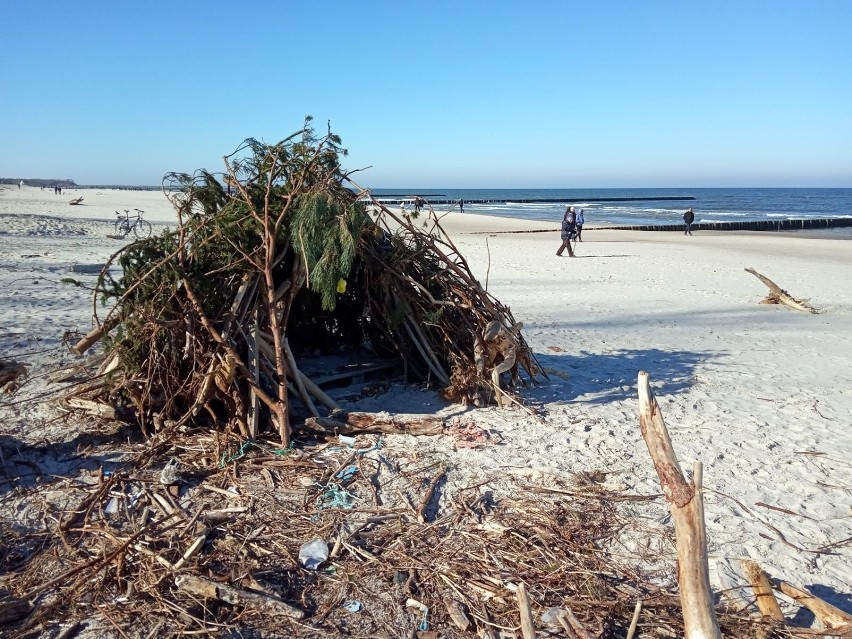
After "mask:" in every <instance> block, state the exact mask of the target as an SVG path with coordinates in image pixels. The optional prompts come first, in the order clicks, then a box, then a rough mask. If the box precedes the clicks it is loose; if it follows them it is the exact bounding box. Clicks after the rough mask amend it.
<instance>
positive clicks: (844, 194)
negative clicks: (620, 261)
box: [373, 188, 852, 238]
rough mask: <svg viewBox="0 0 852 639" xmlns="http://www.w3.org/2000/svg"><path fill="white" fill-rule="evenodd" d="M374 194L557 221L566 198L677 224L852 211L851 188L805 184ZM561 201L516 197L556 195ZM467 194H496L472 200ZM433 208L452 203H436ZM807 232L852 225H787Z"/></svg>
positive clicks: (850, 232) (596, 221)
mask: <svg viewBox="0 0 852 639" xmlns="http://www.w3.org/2000/svg"><path fill="white" fill-rule="evenodd" d="M373 195H374V197H376V199H379V200H382V199H397V200H398V199H403V198H404V199H408V198H413V197H414V196H421V197H425V198H426V199H427V200H452V201H457V200H460V199H462V200H464V201H465V204H464V212H465V213H467V214H471V215H477V214H481V215H496V216H500V217H513V218H523V219H528V220H542V221H545V220H547V221H550V222H553V221H558V220H559V219H561V217H562V214H563V213H564V211H565V206H566V202H567V201H570V203H571V205H572V206H574V207H575V208H577V207H579V208H582V209H583V211H584V213H585V218H586V224H587V225H588V224H593V225H607V226H617V225H636V224H677V223H680V222H681V220H682V217H683V213H684V211H685V210H686V209H687V208H692V209H693V211H694V212H695V221H696V222H743V221H753V220H779V219H803V218H814V217H815V218H835V217H846V218H849V217H852V189H845V188H843V189H841V188H835V189H827V188H823V189H809V188H705V189H690V188H685V189H681V188H661V189H653V188H641V189H440V188H436V189H375V190H374V191H373ZM655 197H660V198H663V197H669V198H671V197H684V198H694V199H692V200H684V201H666V200H656V201H655V200H645V201H629V202H594V201H591V200H598V199H606V198H655ZM559 199H564V200H565V201H563V202H561V203H560V202H520V201H519V200H559ZM473 200H500V202H490V203H486V204H474V203H472V201H473ZM435 208H436V209H437V210H448V209H451V208H455V210H458V205H450V204H442V205H438V206H436V207H435ZM788 232H790V233H806V234H808V235H825V236H838V237H846V238H849V237H852V228H850V227H845V228H829V229H820V230H809V231H788Z"/></svg>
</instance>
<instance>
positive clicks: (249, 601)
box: [175, 575, 305, 619]
mask: <svg viewBox="0 0 852 639" xmlns="http://www.w3.org/2000/svg"><path fill="white" fill-rule="evenodd" d="M175 585H176V586H177V587H178V588H180V589H181V590H183V591H184V592H188V593H190V594H193V595H196V596H198V597H204V598H206V599H219V600H221V601H226V602H228V603H230V604H235V605H238V606H245V607H247V608H255V609H260V610H266V611H267V612H271V613H277V614H281V615H284V616H286V617H291V618H293V619H304V617H305V613H304V612H303V611H301V610H299V609H298V608H296V607H294V606H291V605H290V604H288V603H287V602H286V601H284V600H282V599H279V598H278V597H273V596H271V595H265V594H261V593H256V592H250V591H248V590H243V589H241V588H234V587H233V586H228V585H226V584H217V583H214V582H212V581H208V580H206V579H202V578H201V577H193V576H191V575H180V576H178V577H177V578H175Z"/></svg>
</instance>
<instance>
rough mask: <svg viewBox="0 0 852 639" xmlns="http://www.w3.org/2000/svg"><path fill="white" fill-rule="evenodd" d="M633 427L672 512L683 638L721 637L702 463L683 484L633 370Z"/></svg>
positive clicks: (655, 410) (652, 401)
mask: <svg viewBox="0 0 852 639" xmlns="http://www.w3.org/2000/svg"><path fill="white" fill-rule="evenodd" d="M639 425H640V426H641V428H642V437H643V438H644V439H645V443H646V444H647V445H648V452H649V453H650V454H651V459H652V460H653V462H654V468H655V469H656V471H657V475H658V476H659V478H660V487H661V488H662V490H663V494H664V495H665V496H666V499H667V500H668V502H669V504H670V506H671V512H672V520H673V521H674V527H675V538H676V542H677V582H678V586H679V587H680V603H681V608H682V609H683V623H684V637H686V639H722V634H721V632H720V631H719V622H718V620H717V619H716V611H715V610H714V609H713V592H712V591H711V590H710V578H709V567H708V564H707V533H706V531H705V529H704V499H703V497H702V495H701V478H702V466H701V463H700V462H697V463H696V464H695V465H694V467H693V475H692V482H691V483H690V482H687V481H686V478H685V477H684V475H683V471H682V470H681V469H680V465H679V464H678V461H677V457H676V456H675V452H674V448H673V447H672V441H671V438H670V437H669V432H668V430H667V429H666V424H665V422H664V421H663V415H662V413H661V412H660V407H659V405H658V404H657V400H656V398H655V397H654V393H653V391H652V390H651V381H650V378H649V376H648V373H646V372H644V371H641V372H640V373H639Z"/></svg>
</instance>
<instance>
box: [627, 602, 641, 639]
mask: <svg viewBox="0 0 852 639" xmlns="http://www.w3.org/2000/svg"><path fill="white" fill-rule="evenodd" d="M641 612H642V600H641V599H639V600H638V601H637V602H636V607H635V608H634V609H633V619H631V620H630V628H628V629H627V637H626V638H625V639H633V635H634V634H636V626H637V625H639V613H641Z"/></svg>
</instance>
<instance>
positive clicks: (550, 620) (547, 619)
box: [541, 607, 565, 624]
mask: <svg viewBox="0 0 852 639" xmlns="http://www.w3.org/2000/svg"><path fill="white" fill-rule="evenodd" d="M563 614H565V613H564V612H562V608H556V607H554V608H548V609H547V610H545V611H544V612H543V613H542V615H541V622H542V623H543V624H556V623H559V617H561V616H562V615H563Z"/></svg>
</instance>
